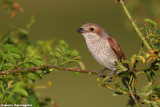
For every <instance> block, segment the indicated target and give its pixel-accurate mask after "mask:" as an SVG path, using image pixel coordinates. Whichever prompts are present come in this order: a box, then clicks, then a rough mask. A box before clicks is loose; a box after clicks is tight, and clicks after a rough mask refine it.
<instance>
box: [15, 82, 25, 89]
mask: <svg viewBox="0 0 160 107" xmlns="http://www.w3.org/2000/svg"><path fill="white" fill-rule="evenodd" d="M14 86H15V87H21V88H25V87H26V86H27V84H26V83H24V82H16V83H15V84H14Z"/></svg>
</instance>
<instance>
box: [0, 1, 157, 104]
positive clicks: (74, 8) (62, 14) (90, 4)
mask: <svg viewBox="0 0 160 107" xmlns="http://www.w3.org/2000/svg"><path fill="white" fill-rule="evenodd" d="M17 1H18V3H19V4H20V5H21V6H22V7H23V9H24V12H23V13H19V12H16V16H15V17H14V18H11V17H10V14H7V13H6V12H5V10H4V9H2V8H1V9H0V34H4V33H6V32H8V30H9V29H11V27H10V26H11V25H15V26H17V27H25V25H26V24H27V23H28V21H29V20H30V17H31V16H32V15H35V16H36V23H35V24H34V25H33V26H32V28H31V30H30V35H29V39H30V40H31V41H32V42H34V43H36V41H37V40H50V39H52V38H54V39H56V40H57V41H58V40H60V39H64V40H65V41H66V42H67V43H68V44H69V46H70V48H72V49H76V50H78V51H79V53H80V56H81V57H82V61H83V62H84V63H85V65H86V69H87V70H97V71H99V70H101V69H103V68H102V67H101V66H100V65H99V64H98V63H97V62H96V61H95V60H94V59H93V58H92V56H91V55H90V53H89V51H88V49H87V47H86V44H85V40H84V38H83V37H82V35H81V34H78V33H77V32H76V29H77V28H79V27H81V26H82V25H83V24H85V23H88V22H94V23H97V24H99V25H101V26H103V27H104V28H105V29H106V31H107V32H108V33H109V34H110V35H112V36H113V37H114V38H116V39H117V41H118V42H119V44H120V45H121V48H122V49H123V52H124V53H125V55H126V57H127V58H130V57H131V56H132V55H133V54H135V53H137V52H138V51H139V41H140V39H139V38H138V36H137V34H136V33H135V32H134V31H133V29H132V26H131V25H130V23H129V22H128V19H127V17H126V15H125V13H124V12H123V10H122V7H121V6H120V4H119V3H116V2H115V0H97V1H96V0H95V1H93V0H17ZM157 3H158V4H159V1H156V0H155V1H154V3H153V2H151V1H150V0H146V1H145V2H143V0H134V1H133V0H128V1H127V4H128V6H129V7H130V8H129V9H130V11H131V13H132V14H133V16H134V19H137V20H136V21H137V23H139V24H140V25H143V20H144V18H151V19H153V20H155V21H157V22H160V21H159V19H158V15H159V14H158V12H159V11H160V10H159V8H158V7H160V6H159V5H156V7H157V8H156V7H155V6H154V7H153V5H155V4H157ZM1 7H2V4H1ZM152 8H153V9H152ZM154 9H156V10H157V11H158V12H157V11H156V12H154ZM148 10H149V11H148ZM152 10H153V11H152ZM141 78H142V80H144V79H145V78H143V76H141ZM48 80H50V81H52V84H53V85H52V87H50V88H48V89H43V90H39V91H40V92H41V95H42V96H48V97H51V98H52V99H54V100H55V101H56V102H57V103H58V105H59V107H117V106H118V107H124V106H126V103H127V99H128V97H127V96H123V95H122V96H116V97H113V96H112V94H113V92H112V91H110V90H108V89H105V88H103V87H100V86H98V84H97V82H96V76H94V75H86V74H79V77H78V78H77V77H76V76H75V75H74V74H73V73H72V72H64V71H61V72H53V73H51V74H49V75H46V76H45V77H44V79H43V80H40V81H38V84H42V85H43V84H46V82H47V81H48ZM139 81H140V80H139V79H138V82H139ZM143 83H144V82H143V81H141V82H139V84H138V87H139V90H140V88H141V87H142V84H143ZM111 85H112V84H111Z"/></svg>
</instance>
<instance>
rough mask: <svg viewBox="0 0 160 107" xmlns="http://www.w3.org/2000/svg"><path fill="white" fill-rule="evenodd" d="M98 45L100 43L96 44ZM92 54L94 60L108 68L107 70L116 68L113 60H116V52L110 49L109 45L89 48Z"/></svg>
mask: <svg viewBox="0 0 160 107" xmlns="http://www.w3.org/2000/svg"><path fill="white" fill-rule="evenodd" d="M96 46H100V45H96ZM89 50H90V52H91V54H92V56H93V57H94V58H95V60H96V61H97V62H98V63H99V64H100V65H101V66H103V67H105V68H107V69H109V70H112V71H114V70H116V69H117V68H116V66H115V61H117V60H118V59H117V56H116V54H115V53H114V52H113V51H112V50H111V48H110V47H108V46H107V47H106V45H105V47H104V46H100V47H94V48H93V46H92V48H89Z"/></svg>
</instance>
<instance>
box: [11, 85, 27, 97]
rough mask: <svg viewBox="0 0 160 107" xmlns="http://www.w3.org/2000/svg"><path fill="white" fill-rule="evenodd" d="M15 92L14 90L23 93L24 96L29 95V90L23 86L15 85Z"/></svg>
mask: <svg viewBox="0 0 160 107" xmlns="http://www.w3.org/2000/svg"><path fill="white" fill-rule="evenodd" d="M13 92H14V93H18V94H21V95H23V96H25V97H27V96H28V92H27V91H26V90H25V89H23V88H21V87H14V88H13Z"/></svg>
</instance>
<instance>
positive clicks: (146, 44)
mask: <svg viewBox="0 0 160 107" xmlns="http://www.w3.org/2000/svg"><path fill="white" fill-rule="evenodd" d="M119 1H120V3H121V6H122V7H123V9H124V12H125V13H126V15H127V17H128V18H129V21H130V22H131V24H132V26H133V28H134V30H135V31H136V32H137V34H138V35H139V37H140V39H141V40H142V42H143V43H144V45H145V46H146V48H147V49H148V50H152V48H151V46H150V45H149V43H148V42H147V40H146V39H145V37H144V36H143V35H142V33H141V31H140V30H139V28H138V27H137V25H136V23H135V22H134V20H133V18H132V16H131V14H130V13H129V11H128V9H127V7H126V5H125V3H124V1H123V0H119Z"/></svg>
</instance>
